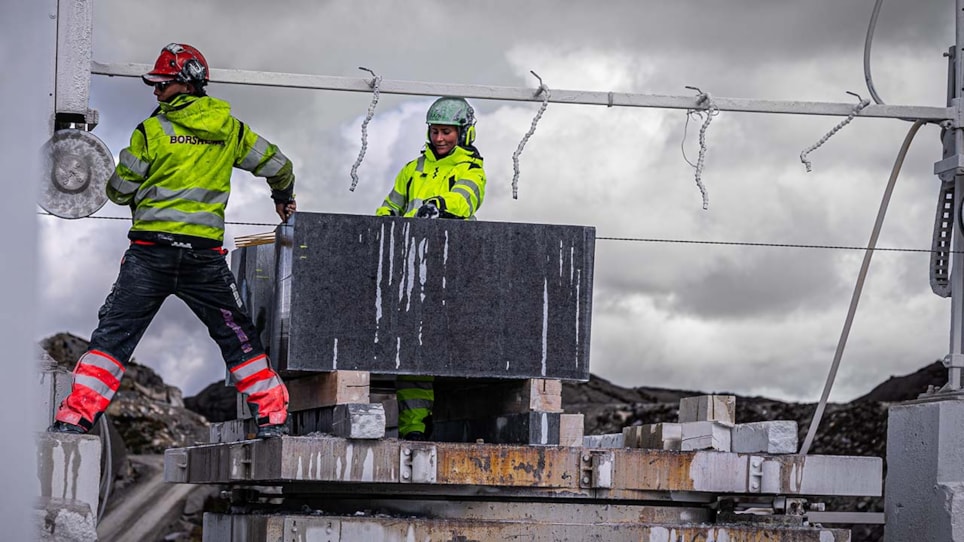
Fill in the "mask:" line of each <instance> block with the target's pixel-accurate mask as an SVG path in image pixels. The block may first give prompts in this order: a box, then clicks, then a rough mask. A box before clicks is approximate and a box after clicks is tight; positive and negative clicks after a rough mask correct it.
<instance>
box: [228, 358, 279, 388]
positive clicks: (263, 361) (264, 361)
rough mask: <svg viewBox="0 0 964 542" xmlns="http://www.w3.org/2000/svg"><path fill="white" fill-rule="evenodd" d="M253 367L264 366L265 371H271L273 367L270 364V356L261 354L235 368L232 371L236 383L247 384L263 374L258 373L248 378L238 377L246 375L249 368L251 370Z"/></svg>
mask: <svg viewBox="0 0 964 542" xmlns="http://www.w3.org/2000/svg"><path fill="white" fill-rule="evenodd" d="M252 365H260V366H263V367H264V368H265V369H271V365H270V363H268V356H267V355H266V354H261V355H260V356H256V357H253V358H251V359H249V360H248V361H245V362H242V363H240V364H239V365H237V366H236V367H234V368H233V369H231V376H233V377H234V381H235V383H238V384H240V383H242V382H247V381H248V380H249V379H250V378H251V377H253V376H255V375H256V374H258V373H259V372H261V371H258V372H255V373H253V374H250V375H247V376H241V377H239V376H238V375H246V374H247V373H248V372H249V371H248V368H250V367H251V366H252Z"/></svg>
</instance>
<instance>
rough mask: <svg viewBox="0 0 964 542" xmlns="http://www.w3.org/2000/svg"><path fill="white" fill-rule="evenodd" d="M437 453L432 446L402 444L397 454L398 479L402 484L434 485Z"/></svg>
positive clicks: (436, 471) (436, 473)
mask: <svg viewBox="0 0 964 542" xmlns="http://www.w3.org/2000/svg"><path fill="white" fill-rule="evenodd" d="M437 475H438V452H437V451H436V448H435V446H433V445H413V444H403V445H402V446H401V447H399V453H398V478H399V480H398V481H399V482H401V483H403V484H434V483H435V480H436V478H437Z"/></svg>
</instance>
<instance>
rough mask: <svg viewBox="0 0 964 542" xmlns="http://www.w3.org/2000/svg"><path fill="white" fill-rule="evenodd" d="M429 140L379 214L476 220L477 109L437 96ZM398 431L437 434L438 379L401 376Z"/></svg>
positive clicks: (480, 172)
mask: <svg viewBox="0 0 964 542" xmlns="http://www.w3.org/2000/svg"><path fill="white" fill-rule="evenodd" d="M425 123H426V124H427V125H428V135H427V137H428V141H427V142H426V143H425V149H424V150H422V152H421V154H420V155H419V156H418V158H416V159H415V160H412V161H411V162H409V163H407V164H405V167H403V168H402V170H401V171H400V172H399V173H398V175H397V176H396V177H395V185H394V186H393V187H392V190H391V192H389V193H388V197H386V198H385V201H384V202H383V203H382V206H381V207H379V208H378V210H376V211H375V214H376V215H378V216H406V217H417V218H455V219H463V220H470V219H474V218H475V213H476V211H478V209H479V207H481V206H482V200H483V198H484V197H485V170H484V169H483V168H482V155H480V154H479V151H478V149H476V148H475V147H474V146H473V145H472V143H473V142H474V141H475V111H474V110H473V109H472V106H471V105H469V103H468V102H467V101H465V99H464V98H455V97H443V98H439V99H438V100H435V103H433V104H432V106H431V107H429V109H428V113H427V114H426V115H425ZM395 396H396V399H397V400H398V435H399V437H401V438H403V439H407V440H427V439H429V438H430V437H431V425H432V424H431V415H432V407H433V405H434V402H435V390H434V387H433V377H432V376H425V375H400V376H399V377H398V378H397V379H396V385H395Z"/></svg>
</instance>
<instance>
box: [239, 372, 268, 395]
mask: <svg viewBox="0 0 964 542" xmlns="http://www.w3.org/2000/svg"><path fill="white" fill-rule="evenodd" d="M273 376H275V372H274V371H272V370H271V369H270V368H268V369H262V370H260V371H258V372H256V373H254V374H253V375H251V376H249V377H248V378H245V379H244V380H240V381H238V382H237V383H236V384H235V385H234V387H236V388H238V391H240V392H241V393H244V392H246V391H248V388H250V387H251V386H253V385H255V384H257V383H258V382H263V381H265V380H271V377H273Z"/></svg>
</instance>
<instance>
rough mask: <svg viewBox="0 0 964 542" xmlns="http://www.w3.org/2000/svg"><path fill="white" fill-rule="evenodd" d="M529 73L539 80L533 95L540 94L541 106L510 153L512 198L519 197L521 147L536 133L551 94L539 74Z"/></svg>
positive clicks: (530, 71)
mask: <svg viewBox="0 0 964 542" xmlns="http://www.w3.org/2000/svg"><path fill="white" fill-rule="evenodd" d="M529 73H531V74H532V75H534V76H535V77H536V79H538V80H539V88H538V89H537V90H536V93H535V94H533V97H538V96H539V95H540V94H542V106H541V107H540V108H539V111H538V112H537V113H536V116H535V118H533V119H532V125H531V126H530V127H529V131H528V132H526V135H524V136H523V137H522V141H520V142H519V147H518V148H516V150H515V152H514V153H512V199H519V155H521V154H522V149H523V148H524V147H525V146H526V142H528V141H529V138H530V137H532V134H534V133H536V124H538V123H539V119H541V118H542V114H543V113H545V111H546V107H547V106H548V105H549V97H550V96H551V92H550V91H549V87H548V86H546V84H545V83H543V82H542V78H541V77H539V74H537V73H536V72H534V71H532V70H529Z"/></svg>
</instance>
